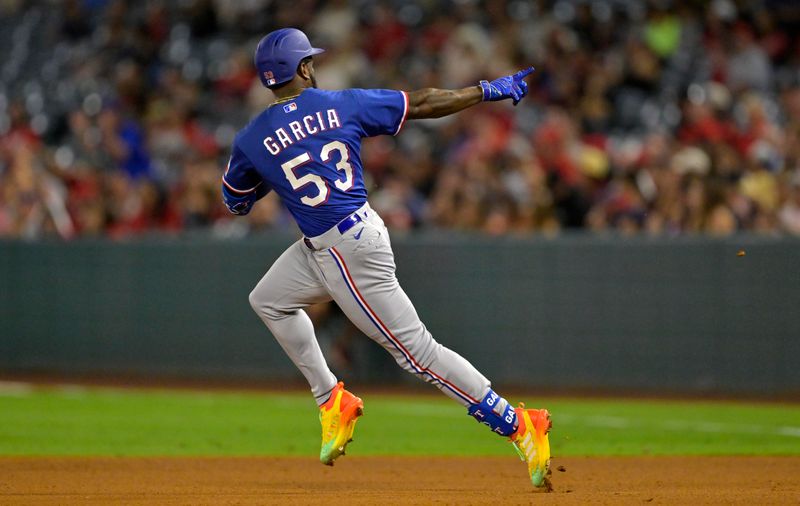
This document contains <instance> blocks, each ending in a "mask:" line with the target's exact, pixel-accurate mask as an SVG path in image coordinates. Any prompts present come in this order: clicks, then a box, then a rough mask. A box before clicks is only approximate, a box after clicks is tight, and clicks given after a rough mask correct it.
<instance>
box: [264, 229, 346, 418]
mask: <svg viewBox="0 0 800 506" xmlns="http://www.w3.org/2000/svg"><path fill="white" fill-rule="evenodd" d="M329 300H331V297H330V295H329V294H328V291H327V290H326V288H325V286H324V285H323V283H322V282H321V281H320V280H319V278H318V276H317V273H316V268H315V267H312V265H310V264H309V251H308V248H306V247H305V245H304V244H303V243H302V242H300V241H298V242H296V243H294V244H293V245H292V246H290V247H289V248H288V249H287V250H286V251H284V252H283V254H282V255H281V256H280V257H279V258H278V260H276V261H275V263H274V264H272V267H270V269H269V271H267V273H266V274H265V275H264V277H263V278H261V281H259V282H258V284H257V285H256V287H255V288H254V289H253V291H252V292H251V293H250V305H251V306H252V307H253V310H254V311H255V312H256V314H258V316H259V317H260V318H261V319H262V320H263V321H264V323H265V324H266V325H267V327H268V328H269V330H270V332H272V335H273V336H275V339H276V340H277V341H278V344H280V345H281V348H283V350H284V351H285V352H286V354H287V355H288V356H289V358H290V359H291V360H292V362H294V364H295V365H296V366H297V368H298V369H300V372H302V373H303V376H305V378H306V380H307V381H308V383H309V385H310V386H311V392H312V393H313V394H314V398H315V399H316V400H317V404H318V405H322V404H323V403H324V402H325V401H326V400H327V399H328V397H329V396H330V393H331V391H332V390H333V388H334V387H335V386H336V376H334V374H333V373H332V372H331V370H330V369H329V368H328V364H327V363H326V361H325V357H324V356H323V355H322V350H320V347H319V342H318V341H317V338H316V336H315V335H314V326H313V325H312V323H311V319H310V318H309V317H308V315H307V314H306V312H305V311H303V308H304V307H306V306H309V305H311V304H316V303H319V302H326V301H329Z"/></svg>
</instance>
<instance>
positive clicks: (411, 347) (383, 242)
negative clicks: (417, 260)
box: [314, 211, 514, 433]
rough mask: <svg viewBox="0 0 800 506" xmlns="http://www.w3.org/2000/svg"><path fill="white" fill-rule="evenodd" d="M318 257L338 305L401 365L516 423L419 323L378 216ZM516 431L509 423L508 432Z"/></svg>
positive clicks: (474, 373)
mask: <svg viewBox="0 0 800 506" xmlns="http://www.w3.org/2000/svg"><path fill="white" fill-rule="evenodd" d="M362 226H363V231H361V227H362ZM359 231H361V232H360V233H359ZM314 258H315V260H316V261H317V264H318V265H319V266H320V268H321V270H322V272H323V273H324V278H325V282H326V285H327V286H328V289H329V290H330V292H331V295H332V296H333V298H334V300H335V301H336V303H337V304H338V305H339V306H340V307H341V308H342V310H343V311H344V312H345V314H346V315H347V316H348V318H350V320H351V321H352V322H353V323H354V324H355V325H356V326H357V327H358V328H359V329H360V330H361V331H362V332H364V333H365V334H366V335H367V336H369V337H370V338H372V339H373V340H375V341H376V342H378V343H380V344H381V345H382V346H383V347H384V348H386V349H387V350H388V351H389V353H391V354H392V356H393V357H394V358H395V360H396V361H397V363H398V364H399V365H400V366H401V367H403V368H404V369H405V370H407V371H409V372H411V373H413V374H415V375H417V376H419V377H420V378H422V379H424V380H425V381H427V382H429V383H432V384H434V385H436V386H437V387H438V388H439V389H440V390H442V392H444V393H445V394H446V395H448V396H449V397H451V398H453V399H455V400H456V401H458V402H460V403H461V404H463V405H464V406H466V407H468V408H470V409H472V407H473V406H479V405H480V404H481V402H483V401H484V400H486V402H490V403H491V404H492V407H493V408H494V410H495V411H498V412H499V413H501V414H502V415H503V417H506V416H507V417H509V419H512V421H513V419H514V414H513V408H511V407H510V406H508V403H507V402H506V401H505V399H503V398H502V397H499V396H497V395H496V394H493V392H491V387H490V383H489V380H488V379H486V377H485V376H483V375H482V374H481V373H480V372H479V371H478V370H477V369H476V368H475V367H474V366H473V365H472V364H470V363H469V362H468V361H467V360H466V359H464V358H463V357H462V356H461V355H459V354H458V353H456V352H454V351H452V350H450V349H449V348H447V347H445V346H442V345H441V344H440V343H438V342H437V341H436V340H435V339H434V338H433V337H432V336H431V333H430V332H429V331H428V329H427V328H426V327H425V325H424V324H423V323H422V321H420V319H419V316H418V315H417V312H416V309H415V308H414V305H413V304H412V303H411V300H410V299H409V298H408V296H407V295H406V293H405V292H404V291H403V289H402V288H401V287H400V283H399V282H398V281H397V277H396V276H395V264H394V254H393V253H392V250H391V246H390V243H389V237H388V232H387V231H386V228H385V227H384V225H383V221H382V220H381V219H380V217H378V216H377V214H375V213H374V212H372V211H370V213H369V215H368V218H367V219H365V221H364V224H363V225H358V226H356V227H354V229H352V230H351V231H349V232H348V233H346V234H345V237H344V238H343V239H342V240H341V241H340V242H339V243H337V244H336V245H334V246H333V247H331V248H329V249H326V250H322V251H318V252H316V253H315V254H314ZM475 409H477V408H475ZM512 430H513V427H511V426H509V427H507V430H505V431H504V432H508V433H510V431H512Z"/></svg>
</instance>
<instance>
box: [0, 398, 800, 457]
mask: <svg viewBox="0 0 800 506" xmlns="http://www.w3.org/2000/svg"><path fill="white" fill-rule="evenodd" d="M363 397H364V400H365V404H366V416H364V417H363V418H362V419H361V420H360V421H359V426H358V428H357V429H356V438H355V442H354V443H353V445H352V446H351V447H349V450H350V453H351V454H353V455H388V454H392V455H509V454H513V452H512V450H511V449H510V448H509V447H508V444H507V443H506V442H505V440H504V439H503V438H500V437H497V436H494V435H492V434H491V433H489V431H488V430H487V429H486V428H485V427H483V426H481V425H479V424H477V423H476V422H474V421H473V420H472V419H471V418H469V417H467V416H466V411H465V410H464V409H463V408H462V407H460V406H458V405H457V404H455V403H453V402H452V401H450V400H449V399H446V398H445V397H441V398H437V397H427V396H426V397H413V396H395V395H393V396H384V395H380V394H377V393H372V394H370V393H367V394H365V395H363ZM546 405H547V407H548V408H549V409H550V411H551V413H552V415H553V423H554V429H553V432H552V433H551V436H550V441H551V446H552V448H553V454H554V455H556V456H561V455H641V454H651V455H688V454H704V455H756V454H761V455H800V406H798V405H777V404H776V405H773V404H758V405H752V404H744V403H732V402H677V401H645V400H642V401H638V400H596V399H593V400H576V399H549V400H547V401H546ZM318 452H319V422H318V420H317V410H316V406H315V405H314V403H313V400H312V399H311V397H310V395H307V394H301V393H297V394H270V393H231V392H192V391H167V390H165V391H160V390H159V391H147V390H114V389H94V388H91V389H83V388H80V389H75V388H73V389H63V388H62V389H59V388H50V389H28V388H22V389H16V390H15V389H8V388H6V389H2V390H0V454H2V455H119V456H132V455H305V456H316V455H317V454H318Z"/></svg>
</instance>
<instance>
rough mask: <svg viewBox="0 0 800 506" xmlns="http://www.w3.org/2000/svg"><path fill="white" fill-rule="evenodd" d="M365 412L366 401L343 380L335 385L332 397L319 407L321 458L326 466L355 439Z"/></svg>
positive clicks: (341, 453)
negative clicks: (354, 392) (355, 393)
mask: <svg viewBox="0 0 800 506" xmlns="http://www.w3.org/2000/svg"><path fill="white" fill-rule="evenodd" d="M363 414H364V401H362V400H361V399H360V398H358V397H356V396H355V395H353V394H351V393H350V392H348V391H347V390H345V389H344V383H342V382H341V381H340V382H339V383H337V384H336V386H335V387H333V391H332V392H331V397H330V399H328V401H327V402H326V403H325V404H323V405H322V406H321V407H320V408H319V423H320V424H322V448H321V449H320V451H319V460H320V462H322V463H323V464H325V465H326V466H332V465H333V461H334V460H336V459H337V458H339V457H340V456H342V455H344V449H345V447H346V446H347V443H349V442H350V441H352V440H353V431H355V428H356V422H357V421H358V417H359V416H361V415H363Z"/></svg>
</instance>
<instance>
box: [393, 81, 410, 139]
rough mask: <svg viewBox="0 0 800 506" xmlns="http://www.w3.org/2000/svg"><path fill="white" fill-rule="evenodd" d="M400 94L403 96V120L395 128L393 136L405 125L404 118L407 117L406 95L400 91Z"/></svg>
mask: <svg viewBox="0 0 800 506" xmlns="http://www.w3.org/2000/svg"><path fill="white" fill-rule="evenodd" d="M400 93H402V94H403V119H401V120H400V125H398V126H397V131H395V133H394V135H397V134H399V133H400V130H401V129H402V128H403V125H405V123H406V116H408V93H406V92H405V91H400Z"/></svg>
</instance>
